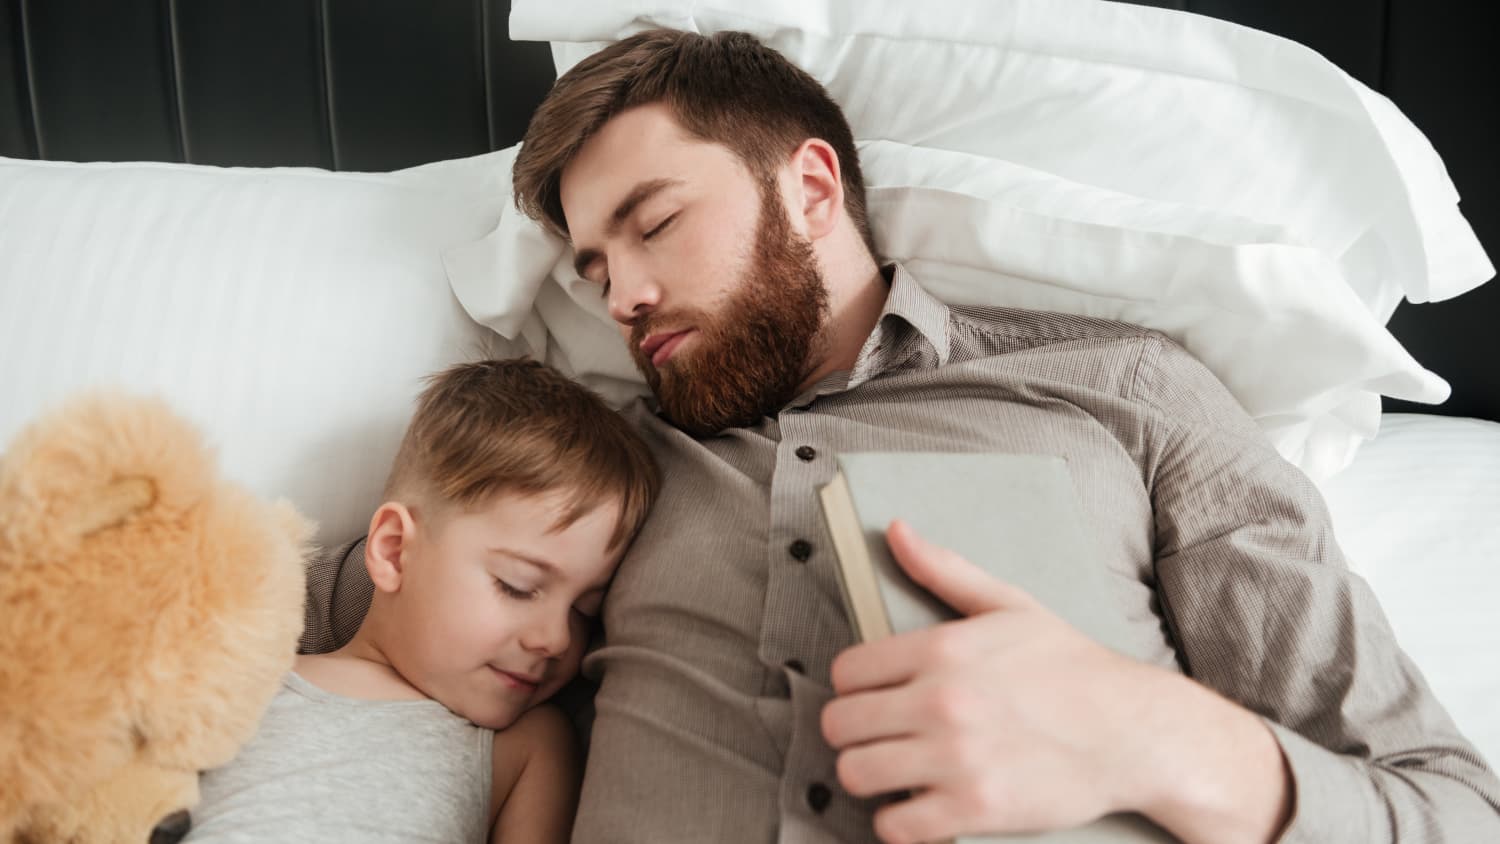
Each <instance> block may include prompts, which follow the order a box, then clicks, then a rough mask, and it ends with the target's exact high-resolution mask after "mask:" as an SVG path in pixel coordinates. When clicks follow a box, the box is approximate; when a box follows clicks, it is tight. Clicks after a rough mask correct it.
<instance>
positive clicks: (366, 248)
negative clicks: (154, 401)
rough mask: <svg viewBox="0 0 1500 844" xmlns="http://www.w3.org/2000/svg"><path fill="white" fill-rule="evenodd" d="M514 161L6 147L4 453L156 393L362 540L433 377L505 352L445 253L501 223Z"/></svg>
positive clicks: (343, 535)
mask: <svg viewBox="0 0 1500 844" xmlns="http://www.w3.org/2000/svg"><path fill="white" fill-rule="evenodd" d="M508 169H509V159H508V158H507V157H506V155H505V154H499V155H490V156H480V157H477V158H474V159H466V160H460V161H454V162H445V163H442V164H438V165H428V166H426V167H419V168H414V169H411V170H404V171H400V172H396V173H388V174H364V173H331V172H327V171H322V170H315V169H303V168H286V169H237V168H236V169H231V168H214V167H200V166H187V165H176V164H154V163H127V164H69V163H56V162H36V161H18V160H11V159H0V280H3V281H0V384H4V385H5V398H4V401H3V403H0V448H4V444H5V443H7V442H9V440H10V439H11V437H12V436H13V435H14V434H15V433H16V431H17V429H19V428H20V427H21V426H22V425H23V424H25V423H26V422H28V421H30V420H31V419H32V418H34V417H35V416H36V415H38V414H39V413H40V412H42V410H43V409H44V408H46V407H49V406H51V405H54V404H55V403H57V402H59V401H61V400H62V399H63V398H64V397H65V396H67V395H69V394H71V393H73V392H75V391H77V390H80V389H83V388H85V387H89V386H93V385H106V384H107V385H115V386H122V387H125V388H127V389H130V390H133V391H137V392H143V393H153V394H158V395H161V396H163V397H165V398H166V399H167V400H168V401H170V402H171V403H172V404H173V405H174V406H175V407H177V408H178V409H179V410H181V411H183V412H185V413H186V414H187V415H188V416H189V418H191V419H193V420H194V421H195V422H196V423H197V424H199V425H200V426H201V427H202V429H203V430H204V432H205V434H206V435H207V437H208V439H209V441H210V442H211V443H212V444H214V445H215V446H216V447H217V449H218V452H219V455H220V458H221V462H222V465H223V467H224V468H225V470H226V472H227V473H228V474H229V475H230V476H232V477H234V478H236V479H237V480H239V481H241V482H243V483H245V484H246V485H247V486H248V487H250V488H251V489H252V490H254V491H256V492H258V493H260V494H263V495H266V496H272V497H286V498H288V499H290V500H291V501H292V502H293V503H294V504H295V505H296V506H297V507H298V508H299V509H300V510H301V511H302V512H303V513H305V514H306V515H308V516H309V517H311V518H313V519H316V520H317V521H318V522H319V524H320V531H319V534H318V537H319V539H320V540H321V541H326V542H339V541H342V540H344V539H347V538H352V537H353V536H357V535H358V534H360V533H361V532H363V531H364V529H365V527H366V525H367V523H368V520H369V516H370V513H371V511H372V510H373V508H374V506H375V505H376V504H378V501H379V494H380V491H381V487H382V486H383V484H384V482H385V476H386V473H387V472H388V471H389V469H390V461H391V458H392V457H393V456H394V454H395V449H396V445H397V443H398V442H399V438H400V435H401V432H402V430H403V428H404V427H405V425H406V422H407V420H408V418H409V415H410V412H411V407H412V400H413V398H414V397H415V395H416V393H417V392H418V391H419V390H420V388H421V386H422V385H421V382H420V379H421V378H422V377H423V376H424V375H427V374H428V373H430V372H433V371H435V370H437V369H440V368H442V367H444V366H446V365H448V364H450V363H453V362H456V361H460V360H466V359H472V358H476V357H481V356H485V355H489V354H505V353H508V349H507V348H503V347H504V345H505V344H503V343H501V342H497V338H496V336H495V335H494V334H493V333H492V332H489V331H486V330H484V329H483V328H482V327H480V326H478V325H476V324H475V323H474V322H473V321H472V320H470V319H469V318H468V317H467V315H466V314H465V313H464V311H463V309H462V308H461V307H460V306H459V304H458V303H457V301H456V300H455V299H454V297H453V294H452V292H451V290H450V289H449V287H448V284H447V280H446V277H445V273H444V270H443V266H442V253H443V252H444V251H445V250H447V249H448V248H450V247H453V246H456V245H459V244H464V243H467V242H470V241H474V240H478V239H480V238H482V237H484V236H485V235H486V234H488V233H489V232H491V231H492V230H493V229H494V228H495V226H496V224H497V222H498V220H499V216H500V213H501V210H502V208H503V207H504V206H506V205H508V204H509V202H510V195H509V192H508V190H503V189H497V187H498V185H497V184H496V183H495V181H494V179H493V174H494V173H495V172H496V171H497V170H500V171H502V172H504V171H508Z"/></svg>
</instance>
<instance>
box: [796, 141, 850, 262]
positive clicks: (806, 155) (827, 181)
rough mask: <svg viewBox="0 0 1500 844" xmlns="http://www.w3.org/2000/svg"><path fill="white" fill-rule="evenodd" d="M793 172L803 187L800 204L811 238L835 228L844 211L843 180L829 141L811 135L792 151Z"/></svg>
mask: <svg viewBox="0 0 1500 844" xmlns="http://www.w3.org/2000/svg"><path fill="white" fill-rule="evenodd" d="M792 164H793V166H794V168H795V170H794V172H796V174H797V175H798V184H799V187H800V188H801V196H800V200H801V202H800V205H799V207H797V209H796V210H797V211H798V212H800V213H801V214H802V219H803V222H804V224H805V225H806V227H807V228H806V231H807V238H808V240H817V239H818V238H820V237H823V236H824V235H826V234H828V233H829V232H831V231H833V229H834V225H835V224H837V223H838V221H839V218H840V217H841V216H842V215H843V213H844V181H843V174H842V173H841V172H840V171H839V156H838V153H836V152H834V150H833V147H832V146H829V144H828V142H827V141H824V140H822V139H820V138H808V139H807V140H805V141H803V142H802V146H799V147H797V151H796V152H795V153H793V154H792Z"/></svg>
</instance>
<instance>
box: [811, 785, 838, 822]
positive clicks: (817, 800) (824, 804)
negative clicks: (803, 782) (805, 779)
mask: <svg viewBox="0 0 1500 844" xmlns="http://www.w3.org/2000/svg"><path fill="white" fill-rule="evenodd" d="M832 799H833V792H832V791H830V790H829V789H828V786H826V785H824V784H822V783H820V782H815V783H813V784H812V785H810V786H808V787H807V808H809V809H812V810H813V811H814V812H816V813H818V814H820V815H821V814H823V810H824V809H826V808H828V802H829V801H830V800H832Z"/></svg>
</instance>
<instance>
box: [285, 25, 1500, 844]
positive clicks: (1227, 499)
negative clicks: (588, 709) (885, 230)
mask: <svg viewBox="0 0 1500 844" xmlns="http://www.w3.org/2000/svg"><path fill="white" fill-rule="evenodd" d="M515 189H516V198H517V203H518V205H519V206H520V207H521V208H522V209H523V210H524V211H526V212H528V213H530V214H532V215H533V216H534V217H536V218H538V219H540V220H541V221H542V222H543V223H545V224H546V225H548V226H549V227H551V228H552V229H554V230H555V231H557V232H558V233H560V234H562V235H563V236H565V237H567V238H568V239H569V240H570V241H571V242H572V244H573V246H574V248H575V251H576V254H577V268H578V271H579V273H580V274H581V275H582V276H583V277H584V278H586V279H589V280H591V281H593V282H595V283H597V284H598V285H599V289H600V294H601V295H602V296H603V297H604V298H605V299H606V301H607V302H608V305H609V310H610V313H611V315H612V316H613V317H614V318H615V320H617V321H618V322H619V324H620V326H621V329H622V331H624V332H625V333H626V335H627V337H628V341H629V345H630V349H631V353H632V355H633V356H634V358H635V361H636V364H637V366H638V367H639V368H640V369H641V371H642V372H643V373H644V374H645V376H646V378H647V380H648V382H649V383H650V385H651V388H652V390H653V392H654V393H655V396H656V398H657V400H658V403H659V407H658V408H657V409H652V408H648V407H645V406H644V405H641V406H637V407H635V408H633V409H632V410H631V413H632V415H633V416H634V418H635V419H636V421H637V423H638V424H639V426H640V428H641V430H642V431H643V433H644V434H645V436H646V438H647V440H648V442H649V443H650V444H651V446H652V448H653V451H654V453H655V454H656V456H657V459H658V461H659V462H660V463H661V465H662V468H663V471H664V477H665V488H664V489H663V492H662V497H661V498H660V499H659V500H658V503H657V505H656V508H655V510H654V511H653V515H652V518H651V520H650V522H649V523H648V525H647V526H646V528H645V529H644V531H643V532H642V533H641V535H640V537H639V539H638V540H637V542H636V544H635V546H634V547H633V549H632V550H631V552H630V554H629V556H628V557H627V559H626V561H625V562H624V564H623V565H622V567H621V569H620V572H619V574H618V575H617V578H616V580H615V583H614V586H613V588H612V591H611V594H610V597H609V599H608V601H607V603H606V606H605V611H604V626H605V631H606V641H605V643H604V645H603V646H602V647H600V648H599V649H598V650H596V651H595V652H594V653H593V654H592V655H591V656H590V657H589V659H588V661H587V663H586V665H585V671H586V672H589V673H591V674H592V675H594V676H596V677H598V678H600V680H601V687H600V690H599V693H598V695H597V697H596V711H597V717H596V720H595V722H594V726H593V736H592V744H591V750H590V756H589V763H588V771H587V774H586V777H585V784H584V793H583V798H582V806H581V809H580V813H579V817H578V820H577V825H576V827H575V829H576V834H575V840H578V841H583V842H595V841H643V842H645V841H650V842H656V841H769V840H777V841H787V842H794V841H795V842H824V841H866V840H870V839H871V838H873V837H875V836H878V837H879V838H880V839H881V840H884V841H887V842H916V841H926V840H932V839H937V838H942V837H946V836H949V835H954V834H960V833H965V832H977V831H995V832H1005V831H1034V830H1046V829H1054V828H1060V827H1066V826H1072V825H1076V824H1079V823H1082V822H1086V821H1088V820H1090V819H1093V818H1096V817H1099V816H1101V815H1103V814H1106V813H1110V812H1116V811H1135V812H1140V813H1142V814H1145V815H1146V816H1148V817H1149V818H1151V819H1152V820H1154V821H1155V822H1156V823H1157V824H1159V825H1161V826H1162V827H1164V828H1165V829H1167V830H1168V831H1170V832H1171V833H1172V834H1174V835H1175V836H1177V837H1179V838H1180V839H1182V840H1184V841H1192V842H1197V841H1213V842H1236V841H1254V842H1261V841H1272V840H1278V839H1280V840H1286V841H1315V842H1328V841H1358V842H1371V841H1389V840H1395V839H1396V838H1397V837H1400V839H1401V840H1403V841H1422V840H1460V841H1478V840H1500V782H1497V781H1496V779H1495V776H1494V775H1493V774H1492V773H1491V772H1490V771H1489V770H1488V769H1487V768H1486V767H1485V766H1484V764H1483V762H1482V761H1481V760H1480V759H1479V758H1478V757H1477V755H1476V754H1475V752H1474V750H1473V748H1472V747H1471V746H1470V745H1469V744H1468V743H1467V742H1465V741H1464V739H1463V738H1462V737H1461V736H1460V735H1459V734H1458V733H1457V731H1456V729H1455V728H1454V726H1453V725H1452V723H1451V722H1450V721H1449V719H1448V717H1447V716H1446V714H1445V713H1444V712H1443V710H1442V708H1441V707H1440V706H1439V705H1438V704H1437V703H1436V701H1435V700H1434V699H1433V698H1432V696H1431V694H1430V693H1429V692H1428V690H1427V689H1426V687H1425V685H1424V683H1423V681H1422V680H1421V678H1420V676H1419V674H1418V673H1417V671H1416V669H1415V668H1414V667H1413V666H1412V665H1411V664H1410V662H1409V661H1408V660H1407V659H1406V658H1405V656H1404V655H1403V654H1402V653H1401V652H1400V650H1399V649H1398V648H1397V647H1396V645H1395V643H1394V641H1393V640H1392V637H1391V633H1390V631H1389V629H1388V627H1387V625H1386V623H1385V621H1384V619H1383V617H1382V615H1381V613H1380V610H1379V608H1378V606H1377V604H1376V602H1375V600H1374V598H1373V597H1372V596H1371V595H1370V593H1369V591H1368V590H1367V589H1366V587H1365V585H1364V584H1363V582H1362V581H1360V580H1359V579H1358V578H1356V577H1355V576H1353V575H1352V574H1350V573H1349V572H1348V570H1347V568H1346V567H1345V565H1344V562H1343V559H1342V557H1341V554H1340V552H1339V550H1338V548H1337V546H1336V544H1335V543H1334V539H1333V536H1332V532H1331V529H1330V527H1329V524H1328V517H1327V513H1326V511H1325V509H1324V507H1323V505H1322V503H1321V501H1320V499H1319V497H1318V495H1317V493H1316V491H1315V489H1314V488H1313V487H1312V486H1311V484H1310V483H1309V482H1308V481H1307V480H1306V478H1305V477H1303V476H1302V475H1301V473H1300V472H1298V471H1297V470H1296V469H1295V468H1293V467H1291V466H1289V465H1288V464H1286V463H1285V462H1284V461H1282V460H1281V459H1280V458H1279V457H1278V456H1277V455H1276V453H1275V452H1274V450H1273V449H1272V448H1271V447H1270V446H1269V445H1268V444H1267V443H1266V442H1265V440H1264V439H1263V438H1262V437H1261V436H1260V434H1259V432H1258V430H1257V429H1256V428H1255V427H1254V425H1253V424H1252V422H1251V421H1250V420H1249V419H1248V418H1247V417H1246V416H1245V414H1244V412H1243V410H1242V409H1241V408H1239V406H1238V405H1237V404H1236V403H1235V402H1234V400H1233V399H1232V398H1231V397H1230V396H1229V395H1228V394H1227V392H1226V391H1225V390H1224V388H1223V386H1222V385H1221V384H1219V383H1218V382H1217V381H1216V380H1215V379H1214V378H1213V377H1212V375H1210V374H1209V373H1208V372H1207V371H1206V370H1205V369H1204V368H1203V367H1202V366H1201V365H1199V364H1198V363H1197V362H1196V361H1194V360H1193V359H1192V358H1191V357H1190V356H1189V355H1187V354H1186V353H1185V352H1184V351H1183V350H1182V349H1181V348H1179V347H1177V346H1176V345H1175V344H1172V343H1171V342H1170V341H1168V340H1166V339H1165V338H1163V337H1161V336H1160V335H1157V334H1154V333H1152V332H1148V331H1145V330H1144V329H1140V328H1137V327H1134V326H1128V325H1122V324H1119V323H1112V322H1106V321H1102V320H1093V319H1086V318H1080V317H1071V316H1063V315H1057V314H1042V313H1032V312H1025V311H1016V310H1005V309H984V310H972V309H971V310H965V311H959V310H957V309H950V308H948V307H946V306H944V305H942V304H941V303H939V302H938V301H937V300H935V299H933V298H932V297H930V296H929V295H927V294H926V293H925V292H924V291H923V290H922V289H921V287H920V286H919V285H918V283H917V281H916V280H914V279H912V278H911V277H910V276H909V275H907V274H906V272H905V271H904V270H903V269H902V268H900V267H898V266H886V267H882V266H881V265H880V264H879V263H878V262H877V259H876V258H875V257H874V254H875V251H874V248H873V244H872V242H871V237H870V233H869V227H868V224H867V222H866V220H865V211H864V195H863V184H862V180H861V176H860V173H859V165H858V160H857V157H856V154H855V150H854V146H853V141H852V138H851V134H850V131H849V128H848V125H847V123H846V121H845V120H844V118H843V116H842V114H841V113H840V112H839V110H838V108H837V106H835V105H834V104H833V103H832V102H831V101H830V100H829V99H828V97H827V94H826V92H824V91H823V90H822V88H821V87H820V86H819V85H817V83H816V82H815V81H814V80H812V79H811V78H810V77H808V76H807V75H806V74H804V73H802V72H801V71H799V70H797V69H796V68H795V67H793V66H791V65H790V64H789V63H788V62H786V61H785V60H784V59H783V58H782V57H781V56H779V55H778V54H776V53H775V52H774V51H772V50H769V49H767V48H765V47H764V46H763V45H761V44H759V43H758V42H756V41H755V40H754V39H753V38H751V37H749V36H746V35H743V34H723V35H719V36H715V37H713V38H704V37H701V36H697V35H690V34H683V33H677V32H671V31H661V30H658V31H653V32H647V33H642V34H640V35H638V36H635V37H633V38H630V39H627V40H625V41H622V42H620V43H618V44H615V45H613V46H611V47H609V48H607V49H605V50H604V51H602V52H600V53H598V54H596V55H595V56H593V57H591V58H589V59H587V60H585V61H584V62H582V63H580V64H579V65H578V66H577V67H576V68H574V69H573V70H572V71H570V72H569V73H568V74H566V75H565V76H564V77H563V78H561V79H559V80H558V82H557V84H556V86H555V87H554V89H553V91H552V92H551V94H550V96H549V97H548V99H547V101H546V102H545V103H544V104H543V105H542V106H541V108H540V109H538V111H537V113H536V115H535V117H534V119H533V122H532V124H531V127H530V129H529V130H528V133H527V136H526V139H525V143H524V145H523V148H522V151H521V153H520V155H519V156H518V158H517V161H516V167H515ZM916 449H921V450H942V451H965V450H967V451H1020V452H1034V453H1049V454H1059V455H1062V456H1065V457H1066V458H1067V459H1068V462H1069V466H1070V468H1071V469H1072V472H1073V475H1074V481H1075V485H1076V486H1077V488H1078V491H1079V493H1080V496H1081V499H1082V504H1083V507H1084V510H1085V512H1086V513H1087V514H1088V516H1089V517H1090V520H1091V524H1090V527H1091V528H1092V529H1093V532H1094V533H1095V534H1096V536H1097V537H1098V538H1099V539H1100V547H1101V553H1102V554H1103V559H1101V560H1100V561H1099V564H1100V565H1101V566H1103V567H1104V568H1105V569H1106V570H1107V571H1108V572H1109V573H1110V575H1111V582H1112V583H1113V585H1114V588H1115V589H1116V592H1117V595H1118V596H1119V597H1120V599H1121V600H1122V602H1124V606H1127V607H1128V608H1129V610H1128V612H1127V619H1128V622H1129V623H1130V625H1131V627H1132V629H1133V630H1134V631H1135V632H1136V634H1137V636H1136V638H1135V639H1133V640H1132V641H1131V642H1127V643H1120V647H1121V649H1122V650H1124V651H1126V652H1127V653H1128V654H1129V657H1127V656H1124V655H1121V654H1117V653H1115V652H1113V651H1110V650H1106V649H1104V648H1102V647H1100V646H1098V645H1095V644H1094V643H1092V642H1091V641H1089V640H1088V639H1086V638H1085V637H1083V636H1082V635H1081V634H1080V633H1078V632H1077V631H1075V630H1073V629H1072V628H1070V627H1069V626H1068V625H1066V624H1065V623H1063V622H1062V621H1060V620H1059V619H1058V618H1057V617H1056V616H1054V615H1052V614H1051V613H1049V612H1048V611H1047V610H1046V609H1044V608H1042V607H1041V606H1039V605H1038V604H1036V602H1035V601H1033V600H1032V599H1031V598H1030V597H1029V596H1027V595H1025V594H1024V593H1021V592H1020V591H1019V590H1017V589H1015V588H1014V587H1011V586H1008V585H1007V584H1004V583H1000V582H997V581H995V580H994V579H992V578H990V577H989V576H988V575H986V574H984V573H982V571H980V570H979V569H976V568H975V567H974V566H972V565H970V564H969V563H968V562H967V561H964V560H961V559H959V558H957V557H956V556H954V555H952V554H951V553H949V552H946V551H945V550H943V549H941V548H936V547H933V546H931V545H928V544H927V543H925V542H924V541H923V540H922V538H921V537H918V536H916V535H914V534H913V532H912V531H910V530H909V529H908V528H905V527H903V526H901V525H900V524H899V523H898V524H897V525H896V526H893V527H892V529H891V531H890V535H889V539H890V542H891V544H892V547H893V550H894V551H895V553H896V555H897V557H898V559H900V560H901V562H902V564H903V566H904V567H905V568H906V569H907V570H908V572H910V573H911V574H912V576H913V577H914V578H915V579H916V580H918V581H919V582H921V583H923V584H924V585H926V586H927V587H928V588H929V589H931V590H932V591H933V592H935V593H936V594H937V595H938V596H939V597H941V598H943V599H944V600H946V601H948V602H949V603H950V604H952V605H954V606H955V607H956V608H957V609H958V610H960V611H961V612H962V613H964V614H965V615H966V616H967V617H966V618H965V619H963V620H960V621H957V622H953V623H950V624H945V625H940V626H938V627H936V628H931V629H929V630H925V631H921V632H919V633H915V634H909V635H906V636H900V637H895V638H892V639H888V640H885V641H883V642H880V643H875V644H866V645H857V646H852V647H851V645H853V641H854V637H853V635H852V634H851V632H850V627H849V624H848V621H847V619H846V618H845V616H844V613H843V609H842V605H841V603H840V596H839V590H838V586H837V581H836V579H835V578H836V575H835V573H834V572H835V568H834V562H833V558H832V549H831V546H830V543H829V541H828V539H827V536H826V534H825V533H824V529H823V527H822V523H821V518H820V515H819V508H818V505H817V502H816V492H817V489H818V487H819V486H821V485H822V484H823V483H825V482H826V481H827V480H829V478H830V477H831V475H832V473H833V464H832V461H831V460H830V458H831V456H832V455H834V454H836V453H838V452H840V451H858V450H916ZM1036 564H1037V565H1046V564H1047V561H1045V560H1038V561H1036ZM315 574H316V573H315ZM324 579H325V580H326V579H328V578H326V577H325V578H324ZM330 588H331V587H330ZM314 600H315V601H319V600H323V601H326V600H329V597H328V595H327V594H326V593H320V592H319V591H318V590H317V589H316V588H315V590H314Z"/></svg>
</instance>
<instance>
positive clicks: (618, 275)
mask: <svg viewBox="0 0 1500 844" xmlns="http://www.w3.org/2000/svg"><path fill="white" fill-rule="evenodd" d="M661 299H662V289H661V284H660V283H658V282H657V280H656V279H655V278H654V277H653V276H652V275H651V274H650V273H649V272H646V271H645V269H644V268H643V267H640V266H638V265H634V264H632V263H630V262H628V261H622V262H620V263H617V264H615V265H612V266H611V267H610V271H609V316H610V318H611V319H613V320H614V321H615V322H618V323H620V324H621V325H630V324H632V323H634V322H635V321H636V320H638V319H640V318H641V317H644V316H646V315H647V314H650V313H651V312H652V311H654V310H656V309H657V308H658V307H660V306H661Z"/></svg>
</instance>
